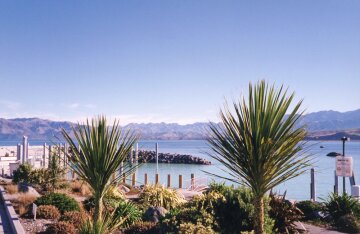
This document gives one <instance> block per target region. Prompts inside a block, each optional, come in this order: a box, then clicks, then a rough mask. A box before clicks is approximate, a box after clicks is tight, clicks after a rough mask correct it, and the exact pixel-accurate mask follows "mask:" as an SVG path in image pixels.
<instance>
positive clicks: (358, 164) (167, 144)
mask: <svg viewBox="0 0 360 234" xmlns="http://www.w3.org/2000/svg"><path fill="white" fill-rule="evenodd" d="M156 142H157V143H158V146H159V148H158V150H159V152H163V153H179V154H191V155H194V156H198V157H202V158H205V159H207V160H210V161H211V162H212V165H210V166H207V165H178V164H159V176H160V182H161V183H163V184H166V181H167V175H168V174H171V175H172V185H173V186H177V185H178V175H183V179H184V180H186V181H185V186H189V185H190V175H191V173H193V174H194V175H195V178H196V179H198V180H199V181H198V182H199V183H207V182H211V181H212V180H215V181H217V182H225V183H227V184H231V183H230V182H226V181H224V180H223V179H220V178H217V177H213V176H209V174H207V173H206V172H209V173H212V174H217V175H221V176H225V177H226V172H224V171H223V170H226V168H224V167H223V166H222V165H221V164H219V163H218V162H217V161H214V160H213V159H212V158H210V157H209V156H208V155H207V154H206V152H210V148H209V147H208V145H207V142H206V141H201V140H193V141H185V140H183V141H141V142H139V148H140V149H146V150H155V143H156ZM308 144H310V146H309V153H310V154H311V155H312V159H313V168H314V169H315V184H316V188H315V189H316V197H317V198H326V196H327V195H328V194H329V193H330V192H332V191H333V186H334V181H335V179H334V171H335V158H333V157H328V156H326V154H327V153H329V152H332V151H335V152H339V153H342V142H341V141H331V142H330V141H328V142H313V141H311V142H309V143H308ZM320 146H323V147H324V148H320ZM345 155H346V156H352V157H353V162H354V171H355V181H356V183H357V184H360V142H355V141H354V142H352V141H350V142H346V145H345ZM145 173H147V174H148V175H149V180H150V181H152V182H153V181H154V180H155V173H156V165H155V164H150V163H148V164H144V165H142V166H141V167H140V168H139V170H138V173H137V180H138V181H139V182H140V183H143V181H144V174H145ZM345 184H346V189H347V192H348V193H350V182H349V178H346V182H345ZM275 191H276V192H278V193H284V192H285V191H286V194H287V195H286V196H287V198H289V199H296V200H306V199H310V169H309V171H308V172H307V173H305V174H303V175H300V176H298V177H296V178H294V179H291V180H289V181H286V182H285V183H283V184H281V185H280V186H278V187H277V188H276V189H275ZM341 191H342V178H339V192H341Z"/></svg>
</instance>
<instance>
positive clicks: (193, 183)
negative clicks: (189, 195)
mask: <svg viewBox="0 0 360 234" xmlns="http://www.w3.org/2000/svg"><path fill="white" fill-rule="evenodd" d="M191 189H195V176H194V174H192V173H191Z"/></svg>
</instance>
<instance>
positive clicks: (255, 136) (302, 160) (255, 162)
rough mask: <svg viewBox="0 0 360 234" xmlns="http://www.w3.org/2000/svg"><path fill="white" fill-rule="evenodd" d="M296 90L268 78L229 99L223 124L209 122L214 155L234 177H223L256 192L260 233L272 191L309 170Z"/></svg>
mask: <svg viewBox="0 0 360 234" xmlns="http://www.w3.org/2000/svg"><path fill="white" fill-rule="evenodd" d="M293 98H294V93H292V94H291V95H289V96H288V95H287V91H286V90H285V91H284V90H283V87H282V86H281V88H280V89H276V88H275V87H274V85H272V86H271V87H269V86H268V85H267V84H266V82H265V81H261V82H259V83H258V84H257V85H256V86H254V87H253V86H252V85H251V83H250V85H249V96H248V100H247V101H246V100H245V98H242V99H241V100H240V101H239V102H233V108H234V109H231V108H230V107H229V105H228V104H227V103H225V105H224V108H223V109H222V110H220V118H221V122H222V126H221V127H219V126H218V125H215V124H210V137H209V139H208V143H209V145H210V147H211V152H210V153H209V155H210V156H211V157H212V158H214V159H215V160H217V161H219V162H220V163H221V164H223V165H224V166H225V167H226V169H227V170H225V171H226V172H227V173H228V174H229V176H227V177H222V176H219V175H215V176H218V177H221V178H223V179H227V180H230V181H232V182H234V183H238V184H243V185H245V186H248V187H249V188H250V189H251V190H252V192H253V194H254V208H255V220H254V231H255V233H256V234H260V233H261V234H262V233H264V201H263V198H264V196H265V195H266V193H267V192H268V191H270V190H271V189H272V188H274V187H275V186H277V185H279V184H280V183H283V182H284V181H286V180H289V179H291V178H294V177H296V176H298V175H300V174H302V173H304V172H305V170H306V169H307V167H308V166H309V163H310V158H309V155H306V154H305V152H306V151H305V150H304V149H305V148H304V144H305V143H304V142H303V139H304V137H305V136H306V130H305V128H304V126H301V127H297V126H298V125H297V124H298V122H299V118H300V117H301V115H302V114H303V112H300V111H299V109H300V106H301V103H302V101H300V102H298V103H296V104H295V106H294V108H293V109H290V104H291V102H292V100H293Z"/></svg>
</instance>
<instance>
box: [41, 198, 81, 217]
mask: <svg viewBox="0 0 360 234" xmlns="http://www.w3.org/2000/svg"><path fill="white" fill-rule="evenodd" d="M35 203H36V204H37V205H39V206H40V205H53V206H56V207H57V208H58V209H59V211H60V212H61V213H62V214H63V213H64V212H65V211H80V206H79V204H78V202H77V201H76V200H75V199H74V198H72V197H69V196H68V195H66V194H62V193H49V194H46V195H44V196H42V197H40V198H38V199H37V200H36V202H35Z"/></svg>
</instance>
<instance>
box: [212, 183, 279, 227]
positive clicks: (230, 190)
mask: <svg viewBox="0 0 360 234" xmlns="http://www.w3.org/2000/svg"><path fill="white" fill-rule="evenodd" d="M211 192H217V193H220V194H221V195H223V197H224V199H220V200H217V202H216V203H215V204H214V205H213V206H214V208H213V210H214V216H215V219H216V221H217V223H218V225H219V228H220V230H221V232H222V233H240V232H242V231H251V230H252V229H253V225H254V215H256V214H254V205H253V194H252V192H251V190H250V189H247V188H244V187H239V188H235V187H234V186H226V185H225V184H223V183H210V185H209V190H208V191H207V192H206V194H207V193H211ZM268 203H269V198H265V199H264V210H265V218H264V221H265V229H266V231H267V233H270V232H271V231H272V229H273V225H274V220H272V219H271V218H270V217H269V215H268V211H269V209H270V207H269V205H268Z"/></svg>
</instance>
